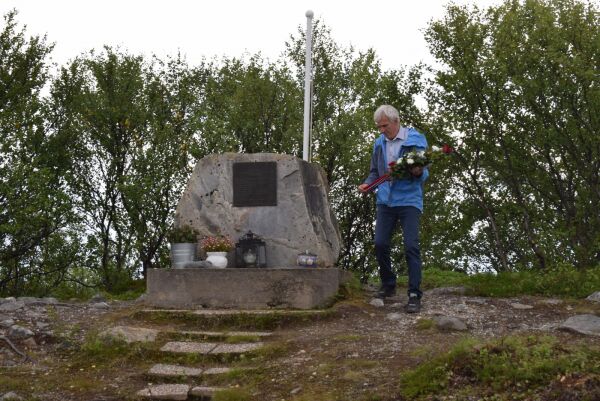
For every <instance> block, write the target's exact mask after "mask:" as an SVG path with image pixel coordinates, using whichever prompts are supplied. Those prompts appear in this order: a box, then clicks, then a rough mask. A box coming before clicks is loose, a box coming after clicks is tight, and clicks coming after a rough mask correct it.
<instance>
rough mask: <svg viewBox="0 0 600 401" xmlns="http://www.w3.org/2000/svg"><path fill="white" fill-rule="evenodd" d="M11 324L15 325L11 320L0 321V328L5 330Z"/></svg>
mask: <svg viewBox="0 0 600 401" xmlns="http://www.w3.org/2000/svg"><path fill="white" fill-rule="evenodd" d="M13 324H15V321H14V320H13V319H6V320H1V321H0V327H3V328H5V329H8V328H9V327H10V326H12V325H13Z"/></svg>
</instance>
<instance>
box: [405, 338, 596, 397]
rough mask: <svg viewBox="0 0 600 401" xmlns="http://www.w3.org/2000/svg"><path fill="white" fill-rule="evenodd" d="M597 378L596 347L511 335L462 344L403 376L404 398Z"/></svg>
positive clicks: (529, 386) (507, 389) (465, 341)
mask: <svg viewBox="0 0 600 401" xmlns="http://www.w3.org/2000/svg"><path fill="white" fill-rule="evenodd" d="M574 373H578V374H597V373H600V348H598V347H588V346H587V345H576V344H573V345H565V344H562V343H560V342H559V341H558V340H557V339H556V338H554V337H550V336H546V337H534V336H531V337H518V336H511V337H505V338H502V339H499V340H495V341H491V342H487V343H479V342H476V341H475V340H472V339H468V340H463V341H461V342H459V343H458V344H456V345H455V346H454V347H453V348H452V349H451V350H450V351H448V352H446V353H444V354H442V355H439V356H437V357H434V358H431V359H428V360H427V361H426V362H424V363H422V364H421V365H419V366H417V367H416V368H414V369H412V370H409V371H406V372H404V373H402V374H401V380H400V382H401V385H400V388H401V392H402V395H403V396H404V397H406V398H407V399H419V398H420V397H427V396H428V395H431V394H443V393H452V392H455V391H460V390H461V389H462V388H464V387H465V385H468V386H470V387H472V389H473V390H474V391H478V392H480V393H482V395H488V392H489V391H490V390H491V391H492V392H494V393H505V392H506V393H508V392H510V391H513V390H514V389H526V388H532V389H534V388H540V387H542V386H546V385H548V384H550V383H551V382H552V380H554V379H555V378H556V377H557V376H560V375H569V374H574Z"/></svg>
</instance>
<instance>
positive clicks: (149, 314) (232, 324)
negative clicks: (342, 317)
mask: <svg viewBox="0 0 600 401" xmlns="http://www.w3.org/2000/svg"><path fill="white" fill-rule="evenodd" d="M334 314H335V311H334V310H332V309H317V310H284V309H144V310H139V311H137V312H135V313H134V315H133V317H134V318H135V319H137V320H142V321H151V322H158V323H162V322H164V323H170V324H172V323H184V324H186V325H188V326H190V328H192V327H193V326H196V327H202V329H204V330H207V331H216V330H223V329H225V330H229V331H233V330H255V331H266V330H273V329H276V328H278V327H280V326H281V325H282V324H285V323H291V322H298V321H300V322H302V321H315V320H320V319H324V318H327V317H330V316H333V315H334Z"/></svg>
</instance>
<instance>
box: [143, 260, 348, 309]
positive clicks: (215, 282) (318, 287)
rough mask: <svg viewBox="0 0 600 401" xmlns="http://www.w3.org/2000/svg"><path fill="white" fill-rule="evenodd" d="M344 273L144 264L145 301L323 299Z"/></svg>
mask: <svg viewBox="0 0 600 401" xmlns="http://www.w3.org/2000/svg"><path fill="white" fill-rule="evenodd" d="M348 278H349V273H347V272H344V271H342V270H340V269H337V268H279V269H276V268H266V269H214V268H212V269H208V268H204V269H148V276H147V280H146V296H145V297H144V302H145V303H146V304H148V305H152V306H156V307H162V308H200V307H209V308H237V309H264V308H292V309H311V308H316V307H320V306H323V305H325V304H326V303H327V302H328V301H330V300H331V297H333V296H334V295H335V294H336V293H337V291H338V288H339V286H340V284H343V283H344V282H346V281H347V280H348Z"/></svg>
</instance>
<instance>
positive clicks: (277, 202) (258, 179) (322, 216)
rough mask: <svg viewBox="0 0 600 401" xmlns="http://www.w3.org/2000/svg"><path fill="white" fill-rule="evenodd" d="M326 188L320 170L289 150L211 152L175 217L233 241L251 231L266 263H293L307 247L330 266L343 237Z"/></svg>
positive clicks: (195, 173)
mask: <svg viewBox="0 0 600 401" xmlns="http://www.w3.org/2000/svg"><path fill="white" fill-rule="evenodd" d="M327 192H328V183H327V179H326V176H325V173H324V171H323V169H322V168H321V167H320V166H318V165H317V164H314V163H308V162H306V161H303V160H301V159H298V158H297V157H294V156H291V155H282V154H273V153H256V154H241V153H225V154H220V155H211V156H207V157H205V158H203V159H201V160H200V161H198V163H197V165H196V167H195V168H194V171H193V173H192V176H191V178H190V180H189V182H188V185H187V188H186V190H185V192H184V194H183V196H182V198H181V200H180V202H179V204H178V206H177V211H176V214H175V219H176V222H177V223H178V224H180V225H183V224H186V225H190V226H192V227H193V228H195V229H197V230H198V231H199V232H200V236H215V235H221V234H223V235H228V236H229V237H231V238H232V239H233V240H234V241H237V240H238V239H239V238H240V237H242V236H243V235H244V234H245V233H247V232H248V231H252V232H253V233H255V234H257V235H259V236H260V237H261V238H262V239H263V240H264V241H265V243H266V249H267V267H271V268H278V267H283V268H289V267H295V266H296V264H297V257H298V254H299V253H302V252H305V251H307V250H308V251H310V252H312V253H314V254H316V255H317V257H318V259H317V264H318V266H319V267H332V266H334V264H335V262H336V260H337V258H338V254H339V251H340V242H341V241H340V234H339V229H338V225H337V222H336V219H335V216H334V215H333V212H332V210H331V209H330V206H329V200H328V195H327ZM234 259H235V258H233V257H232V255H229V261H230V263H232V262H233V261H234Z"/></svg>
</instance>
